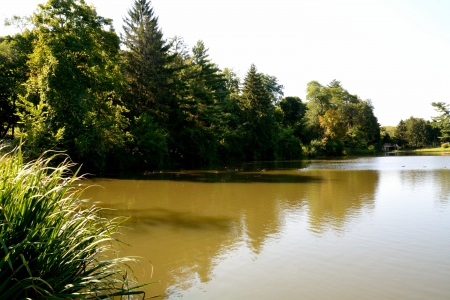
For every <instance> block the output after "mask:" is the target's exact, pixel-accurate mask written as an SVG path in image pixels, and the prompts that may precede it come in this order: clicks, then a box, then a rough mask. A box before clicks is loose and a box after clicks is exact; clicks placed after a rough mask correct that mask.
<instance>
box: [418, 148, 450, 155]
mask: <svg viewBox="0 0 450 300" xmlns="http://www.w3.org/2000/svg"><path fill="white" fill-rule="evenodd" d="M414 152H442V153H449V154H450V148H448V147H446V148H444V147H437V148H424V149H416V150H414Z"/></svg>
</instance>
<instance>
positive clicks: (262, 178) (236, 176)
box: [139, 171, 321, 183]
mask: <svg viewBox="0 0 450 300" xmlns="http://www.w3.org/2000/svg"><path fill="white" fill-rule="evenodd" d="M139 179H141V180H174V181H189V182H202V183H219V182H220V183H258V182H261V183H314V182H320V180H321V179H320V177H315V176H308V175H305V174H300V173H299V174H279V173H270V172H265V171H259V172H243V171H242V172H240V171H186V172H171V173H168V172H167V173H152V174H146V175H143V176H142V178H139Z"/></svg>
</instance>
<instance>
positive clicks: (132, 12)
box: [122, 0, 176, 125]
mask: <svg viewBox="0 0 450 300" xmlns="http://www.w3.org/2000/svg"><path fill="white" fill-rule="evenodd" d="M123 21H124V26H123V30H124V32H125V35H124V36H123V37H122V42H123V44H124V46H125V47H126V50H125V51H124V53H123V56H124V61H125V67H124V72H125V76H126V80H127V83H128V93H127V95H126V98H125V100H126V105H127V108H128V109H129V110H130V115H131V116H132V117H139V115H141V114H142V113H144V112H146V113H149V114H150V115H152V116H154V118H155V120H156V121H157V122H158V123H160V124H161V125H167V124H168V122H169V114H170V111H171V109H173V105H174V100H175V95H174V94H175V90H176V86H175V81H174V73H175V69H174V68H171V67H170V64H171V62H172V61H173V59H174V57H175V56H174V55H171V54H170V53H169V49H170V44H169V43H166V41H165V40H164V38H163V33H162V31H161V29H160V28H159V25H158V17H156V16H155V13H154V10H153V8H152V7H151V2H150V1H149V0H135V1H134V3H133V6H132V7H131V9H129V10H128V16H127V17H125V18H124V19H123Z"/></svg>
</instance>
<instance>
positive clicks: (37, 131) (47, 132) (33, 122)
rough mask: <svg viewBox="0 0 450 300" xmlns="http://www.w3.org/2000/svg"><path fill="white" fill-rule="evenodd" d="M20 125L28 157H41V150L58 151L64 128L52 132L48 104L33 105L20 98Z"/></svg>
mask: <svg viewBox="0 0 450 300" xmlns="http://www.w3.org/2000/svg"><path fill="white" fill-rule="evenodd" d="M21 108H22V109H21V111H22V112H21V113H19V114H18V115H19V118H20V120H21V121H20V125H21V127H22V130H23V131H24V133H23V134H22V136H21V138H22V139H23V140H25V141H26V143H25V147H24V149H25V150H26V154H27V155H28V156H29V157H32V158H36V157H38V156H40V155H41V153H42V149H53V150H58V145H59V144H60V142H61V140H62V139H63V137H64V128H59V129H58V130H57V131H56V132H53V131H52V130H51V127H50V118H49V116H48V114H49V112H48V109H49V107H48V104H47V103H45V102H43V101H42V100H41V101H40V102H39V103H38V104H37V105H34V104H33V103H31V102H29V101H27V100H25V99H23V98H22V102H21Z"/></svg>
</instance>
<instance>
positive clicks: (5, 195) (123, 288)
mask: <svg viewBox="0 0 450 300" xmlns="http://www.w3.org/2000/svg"><path fill="white" fill-rule="evenodd" d="M47 157H48V158H44V157H41V158H39V159H37V160H35V161H31V162H28V163H25V162H24V159H23V157H22V153H21V150H20V148H16V149H15V150H13V151H11V152H9V153H7V154H4V155H3V156H2V157H1V158H0V295H1V296H0V298H1V299H112V298H114V297H116V296H117V297H120V296H122V295H139V296H141V297H142V298H143V297H144V293H143V292H140V291H138V290H137V287H133V286H136V284H135V283H134V282H133V281H132V280H131V279H130V276H129V274H130V273H132V272H131V269H129V268H128V267H127V264H128V263H129V262H130V261H132V260H133V259H131V258H113V259H111V258H110V257H114V252H113V250H114V249H113V243H115V242H116V239H115V232H116V231H117V229H118V227H119V225H120V223H121V221H123V220H121V219H114V220H109V219H105V218H102V217H101V216H100V212H101V210H100V209H99V208H97V207H95V206H93V205H92V204H90V203H87V202H85V201H83V200H81V199H80V198H79V196H80V193H81V191H80V188H79V185H78V183H79V179H80V178H79V177H77V176H76V174H73V173H72V172H71V168H73V167H74V165H73V164H72V163H70V162H69V161H68V159H67V158H66V157H64V156H63V155H61V154H54V155H50V154H48V153H47ZM55 161H62V162H61V163H59V164H57V165H56V166H55Z"/></svg>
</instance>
